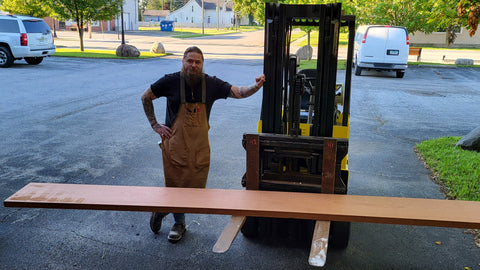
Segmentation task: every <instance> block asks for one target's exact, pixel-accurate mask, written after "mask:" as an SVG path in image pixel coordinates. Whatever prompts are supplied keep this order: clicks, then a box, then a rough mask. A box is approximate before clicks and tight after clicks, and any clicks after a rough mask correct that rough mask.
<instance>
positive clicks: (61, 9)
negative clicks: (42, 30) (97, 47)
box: [51, 0, 123, 51]
mask: <svg viewBox="0 0 480 270" xmlns="http://www.w3.org/2000/svg"><path fill="white" fill-rule="evenodd" d="M122 1H123V0H51V3H52V8H53V10H54V12H55V13H57V14H58V15H59V16H60V18H62V19H64V20H75V21H76V23H77V32H78V36H79V38H80V50H81V51H83V50H84V46H83V32H84V28H85V24H87V23H88V22H92V21H101V20H110V19H112V18H113V17H114V16H115V15H117V14H118V13H119V12H120V5H121V4H122Z"/></svg>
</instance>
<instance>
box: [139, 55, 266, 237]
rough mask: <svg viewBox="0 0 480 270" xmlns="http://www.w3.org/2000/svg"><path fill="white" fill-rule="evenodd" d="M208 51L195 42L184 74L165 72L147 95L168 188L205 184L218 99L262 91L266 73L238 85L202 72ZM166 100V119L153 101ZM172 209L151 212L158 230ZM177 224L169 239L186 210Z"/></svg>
mask: <svg viewBox="0 0 480 270" xmlns="http://www.w3.org/2000/svg"><path fill="white" fill-rule="evenodd" d="M203 61H204V58H203V53H202V51H201V50H200V49H199V48H198V47H195V46H192V47H189V48H187V49H186V50H185V53H184V55H183V59H182V69H181V71H180V72H176V73H172V74H166V75H165V76H163V77H162V78H160V79H159V80H158V81H156V82H155V83H153V84H152V85H151V86H150V87H149V88H148V89H147V90H146V91H145V93H143V95H142V104H143V108H144V111H145V115H146V116H147V119H148V121H149V123H150V126H151V127H152V129H153V130H154V131H155V132H156V133H158V134H159V135H160V136H161V138H162V143H161V145H160V147H161V149H162V160H163V171H164V177H165V186H166V187H180V188H187V187H188V188H205V186H206V183H207V177H208V171H209V168H210V143H209V140H208V130H209V123H208V119H209V116H210V111H211V109H212V105H213V103H214V102H215V100H217V99H220V98H223V99H226V98H227V97H231V98H237V99H238V98H246V97H249V96H251V95H253V94H254V93H255V92H257V91H258V90H259V89H260V88H261V87H262V86H263V83H264V82H265V76H264V75H260V76H257V77H256V78H255V84H253V85H251V86H240V87H238V86H233V85H231V84H229V83H228V82H225V81H222V80H220V79H218V78H217V77H215V76H209V75H207V74H205V73H203ZM159 97H166V98H167V108H166V115H165V123H164V124H159V123H158V122H157V120H156V117H155V111H154V107H153V100H155V99H157V98H159ZM167 214H168V213H152V216H151V218H150V228H151V229H152V231H153V232H154V233H158V231H159V230H160V228H161V225H162V220H163V218H164V217H165V216H166V215H167ZM173 216H174V220H175V224H174V225H173V227H172V229H171V230H170V232H169V234H168V240H169V241H170V242H172V243H176V242H178V241H180V239H182V237H183V235H184V233H185V231H186V228H185V214H183V213H175V214H174V215H173Z"/></svg>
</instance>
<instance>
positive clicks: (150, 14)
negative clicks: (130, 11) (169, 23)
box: [142, 9, 170, 22]
mask: <svg viewBox="0 0 480 270" xmlns="http://www.w3.org/2000/svg"><path fill="white" fill-rule="evenodd" d="M169 14H170V10H154V9H146V10H144V11H143V12H142V19H143V21H144V22H160V21H163V20H165V19H167V16H168V15H169Z"/></svg>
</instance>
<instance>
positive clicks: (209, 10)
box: [167, 0, 248, 28]
mask: <svg viewBox="0 0 480 270" xmlns="http://www.w3.org/2000/svg"><path fill="white" fill-rule="evenodd" d="M217 3H218V9H217ZM232 6H233V2H226V1H224V0H218V1H217V0H204V10H205V17H204V26H205V27H207V28H214V27H217V18H218V27H219V28H225V27H232V26H234V25H235V14H234V12H233V9H232ZM217 15H218V16H217ZM167 20H170V21H174V22H175V27H202V0H190V1H188V2H187V3H186V4H185V5H184V6H183V7H181V8H180V9H177V10H175V11H173V12H171V13H170V15H168V17H167ZM247 23H248V19H247ZM239 24H246V23H245V22H244V20H242V21H241V22H240V23H239Z"/></svg>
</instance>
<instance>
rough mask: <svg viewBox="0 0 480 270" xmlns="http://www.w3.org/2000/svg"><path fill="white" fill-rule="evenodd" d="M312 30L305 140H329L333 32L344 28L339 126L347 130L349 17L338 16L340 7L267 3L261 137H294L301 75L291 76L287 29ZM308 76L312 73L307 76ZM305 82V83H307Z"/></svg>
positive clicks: (335, 35)
mask: <svg viewBox="0 0 480 270" xmlns="http://www.w3.org/2000/svg"><path fill="white" fill-rule="evenodd" d="M299 26H311V27H316V28H317V30H318V33H319V35H318V49H317V67H316V70H311V72H310V74H311V75H313V78H310V81H311V82H314V85H313V87H312V88H313V89H315V90H314V91H315V93H314V95H313V97H314V100H313V102H311V103H313V104H312V105H313V114H312V115H313V121H312V123H311V127H310V130H309V132H308V134H309V135H311V136H322V137H332V130H333V125H334V124H335V95H336V89H337V87H336V80H337V59H338V43H339V32H340V28H341V27H347V28H348V33H349V36H348V52H347V63H346V76H345V83H344V102H343V111H342V115H343V116H345V117H343V119H342V123H341V125H343V126H347V125H348V115H349V113H350V88H351V73H352V58H353V41H354V33H355V17H354V16H342V14H341V3H334V4H326V5H284V4H272V3H267V4H266V7H265V52H264V74H265V76H266V78H267V81H266V82H265V84H264V86H263V102H262V111H261V117H260V120H261V132H263V133H275V134H290V135H299V134H300V131H299V122H300V121H299V120H300V119H299V111H300V102H301V101H300V99H301V95H302V92H303V89H304V88H305V83H306V78H305V74H298V73H297V66H298V63H297V59H296V56H294V55H293V56H292V55H291V52H290V37H291V33H292V29H293V28H297V27H299ZM312 73H313V74H312ZM307 83H308V82H307Z"/></svg>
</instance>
